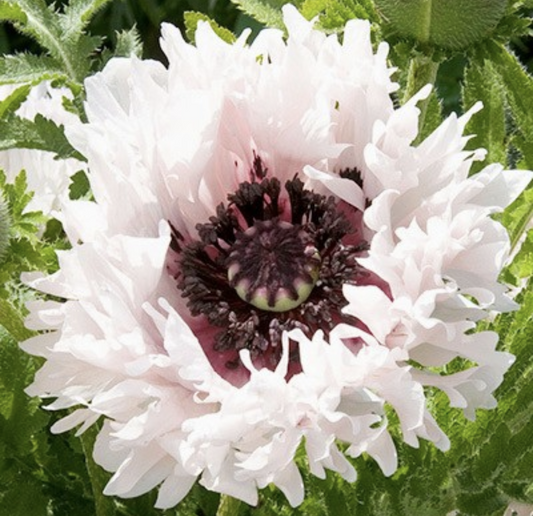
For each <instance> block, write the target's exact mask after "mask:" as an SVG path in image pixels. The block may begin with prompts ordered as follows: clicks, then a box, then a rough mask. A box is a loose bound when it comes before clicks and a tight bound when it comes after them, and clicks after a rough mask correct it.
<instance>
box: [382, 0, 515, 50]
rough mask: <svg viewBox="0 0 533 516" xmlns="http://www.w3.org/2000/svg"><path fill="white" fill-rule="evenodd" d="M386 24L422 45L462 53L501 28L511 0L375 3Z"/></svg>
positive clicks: (431, 0) (409, 0)
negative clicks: (426, 44)
mask: <svg viewBox="0 0 533 516" xmlns="http://www.w3.org/2000/svg"><path fill="white" fill-rule="evenodd" d="M375 1H376V7H377V8H378V11H379V12H380V14H381V16H382V18H383V19H384V20H385V23H389V24H390V25H391V27H392V28H393V29H394V30H395V32H396V33H397V34H398V35H400V36H403V37H409V38H413V39H415V40H417V41H418V42H420V43H429V44H431V45H433V46H437V47H441V48H445V49H449V50H459V49H462V48H466V47H468V46H470V45H473V44H475V43H477V42H478V41H481V40H482V39H484V38H485V37H486V36H488V34H489V33H490V32H491V31H492V30H493V29H494V28H495V27H496V25H498V22H499V21H500V20H501V18H502V16H503V15H504V13H505V9H506V7H507V0H375Z"/></svg>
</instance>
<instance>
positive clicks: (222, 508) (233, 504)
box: [217, 494, 242, 516]
mask: <svg viewBox="0 0 533 516" xmlns="http://www.w3.org/2000/svg"><path fill="white" fill-rule="evenodd" d="M241 505H242V502H241V501H240V500H237V498H232V497H231V496H228V495H224V494H223V495H220V503H219V505H218V509H217V516H238V515H239V512H240V508H241Z"/></svg>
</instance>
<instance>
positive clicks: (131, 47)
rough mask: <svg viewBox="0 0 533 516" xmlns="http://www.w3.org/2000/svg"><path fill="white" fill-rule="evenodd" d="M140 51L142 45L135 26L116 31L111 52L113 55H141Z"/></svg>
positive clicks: (141, 51) (141, 50)
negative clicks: (115, 40)
mask: <svg viewBox="0 0 533 516" xmlns="http://www.w3.org/2000/svg"><path fill="white" fill-rule="evenodd" d="M142 53H143V45H142V41H141V37H140V34H139V32H138V30H137V28H136V27H132V28H131V29H130V30H123V31H120V32H117V43H116V45H115V51H114V52H113V56H114V57H131V56H137V57H141V56H142Z"/></svg>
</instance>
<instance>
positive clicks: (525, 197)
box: [502, 189, 533, 252]
mask: <svg viewBox="0 0 533 516" xmlns="http://www.w3.org/2000/svg"><path fill="white" fill-rule="evenodd" d="M532 218H533V189H529V190H525V191H524V192H523V193H522V194H521V195H520V196H519V197H518V198H517V199H516V200H515V201H514V202H513V203H512V204H511V205H510V206H509V207H508V208H507V209H506V210H505V211H504V212H503V215H502V223H503V225H504V226H505V227H506V229H507V232H508V233H509V237H510V240H511V252H513V251H514V249H515V248H516V246H517V245H518V244H519V242H520V239H521V238H522V235H523V234H524V232H525V231H526V229H527V227H528V226H529V223H530V221H531V219H532ZM526 249H527V248H526Z"/></svg>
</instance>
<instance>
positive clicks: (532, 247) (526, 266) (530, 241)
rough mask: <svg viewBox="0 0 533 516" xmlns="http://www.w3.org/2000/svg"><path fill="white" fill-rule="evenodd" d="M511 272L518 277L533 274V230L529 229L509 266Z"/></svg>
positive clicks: (522, 277)
mask: <svg viewBox="0 0 533 516" xmlns="http://www.w3.org/2000/svg"><path fill="white" fill-rule="evenodd" d="M509 272H510V273H511V274H512V275H513V276H514V277H515V278H517V279H524V278H528V277H530V276H532V275H533V231H529V232H528V234H527V236H526V239H525V240H524V242H523V243H522V245H521V247H520V251H519V252H518V254H517V255H516V257H515V259H514V260H513V262H512V263H511V265H510V266H509Z"/></svg>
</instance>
